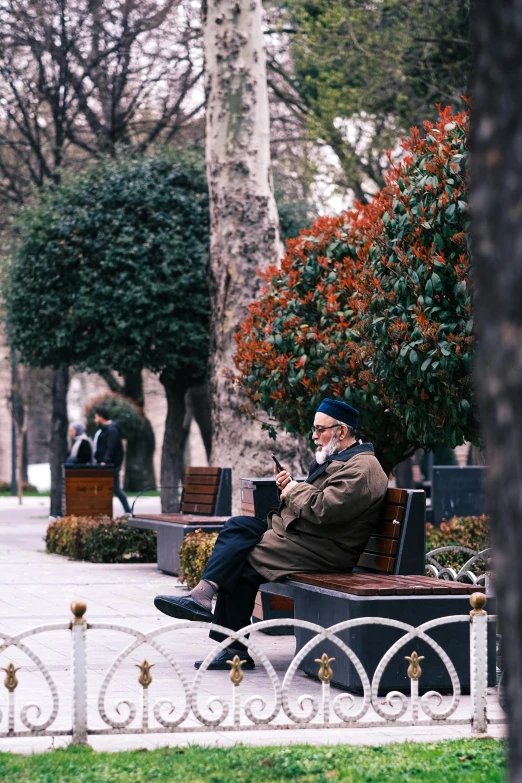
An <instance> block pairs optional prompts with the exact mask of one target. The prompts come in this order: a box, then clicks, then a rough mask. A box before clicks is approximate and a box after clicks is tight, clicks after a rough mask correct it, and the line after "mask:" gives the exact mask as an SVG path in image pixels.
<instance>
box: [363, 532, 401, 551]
mask: <svg viewBox="0 0 522 783" xmlns="http://www.w3.org/2000/svg"><path fill="white" fill-rule="evenodd" d="M398 543H399V542H398V541H397V539H396V538H382V537H381V536H370V539H369V541H368V543H367V544H366V549H365V550H364V551H365V552H375V553H376V554H379V555H395V554H396V552H397V546H398Z"/></svg>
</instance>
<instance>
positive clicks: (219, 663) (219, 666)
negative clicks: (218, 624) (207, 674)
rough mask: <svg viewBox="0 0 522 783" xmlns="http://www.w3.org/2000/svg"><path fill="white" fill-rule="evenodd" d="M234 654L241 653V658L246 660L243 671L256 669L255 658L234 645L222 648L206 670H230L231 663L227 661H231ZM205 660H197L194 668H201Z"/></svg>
mask: <svg viewBox="0 0 522 783" xmlns="http://www.w3.org/2000/svg"><path fill="white" fill-rule="evenodd" d="M234 655H239V658H240V660H242V661H244V663H243V664H242V665H241V668H242V669H243V671H246V670H247V669H255V668H256V664H255V662H254V659H253V658H251V657H250V655H249V654H248V653H247V652H246V651H245V650H236V649H234V647H225V649H224V650H222V651H221V652H220V653H219V654H218V655H216V657H215V658H214V660H213V661H212V663H210V664H209V665H208V666H207V669H206V671H217V670H220V671H227V672H229V671H230V668H231V667H230V664H228V663H227V661H231V660H232V658H233V657H234ZM202 663H203V661H195V663H194V668H195V669H199V668H200V667H201V664H202Z"/></svg>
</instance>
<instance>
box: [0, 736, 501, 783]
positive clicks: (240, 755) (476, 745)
mask: <svg viewBox="0 0 522 783" xmlns="http://www.w3.org/2000/svg"><path fill="white" fill-rule="evenodd" d="M505 772H506V771H505V744H504V742H502V741H498V740H494V739H462V740H452V741H449V742H438V743H423V744H421V743H413V742H408V743H404V744H392V745H383V746H376V747H371V746H354V745H336V746H320V747H317V746H310V745H292V746H288V747H262V748H254V747H247V746H244V745H236V746H234V747H232V748H204V747H199V746H190V747H187V748H160V749H157V750H133V751H122V752H118V753H105V752H104V753H97V752H95V751H93V750H91V749H90V748H74V747H69V748H66V749H60V750H54V751H50V752H47V753H42V754H38V755H36V754H35V755H32V756H21V755H16V754H13V753H0V783H11V781H12V783H14V781H16V783H73V781H74V783H178V782H179V783H225V781H226V782H227V783H229V782H230V781H234V783H235V782H236V781H237V782H238V783H283V782H285V783H286V781H288V782H290V781H292V783H332V781H333V783H441V781H450V782H452V781H458V782H459V783H501V782H502V781H504V779H505Z"/></svg>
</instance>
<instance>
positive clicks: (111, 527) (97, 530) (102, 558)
mask: <svg viewBox="0 0 522 783" xmlns="http://www.w3.org/2000/svg"><path fill="white" fill-rule="evenodd" d="M45 547H46V551H47V552H50V553H52V554H56V555H66V556H67V557H71V558H73V559H74V560H88V561H90V562H91V563H126V562H143V563H155V562H156V533H155V532H154V531H153V530H138V529H136V528H133V527H129V526H128V524H127V518H126V517H120V518H119V519H111V518H110V517H107V516H100V517H76V516H74V515H72V514H71V515H69V516H66V517H61V519H57V520H55V521H54V522H51V524H50V525H49V527H48V528H47V534H46V537H45Z"/></svg>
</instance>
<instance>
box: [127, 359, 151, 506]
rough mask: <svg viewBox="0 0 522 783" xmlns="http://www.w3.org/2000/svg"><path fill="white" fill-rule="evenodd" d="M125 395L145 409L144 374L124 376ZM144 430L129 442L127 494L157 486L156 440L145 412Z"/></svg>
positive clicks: (137, 373)
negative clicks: (155, 472) (155, 465)
mask: <svg viewBox="0 0 522 783" xmlns="http://www.w3.org/2000/svg"><path fill="white" fill-rule="evenodd" d="M123 394H124V395H125V397H129V398H130V399H131V400H134V402H136V403H138V405H139V406H140V407H141V408H143V406H144V393H143V374H142V373H141V372H135V373H125V374H124V376H123ZM143 419H144V421H143V429H142V430H141V432H140V433H139V434H138V435H136V436H135V437H133V438H129V439H128V440H127V455H126V457H125V480H124V489H125V490H126V491H127V492H140V491H141V490H142V489H145V487H153V486H155V485H156V478H155V476H154V451H155V448H156V439H155V437H154V430H153V429H152V425H151V423H150V421H149V420H148V419H147V417H146V416H145V411H144V410H143Z"/></svg>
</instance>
